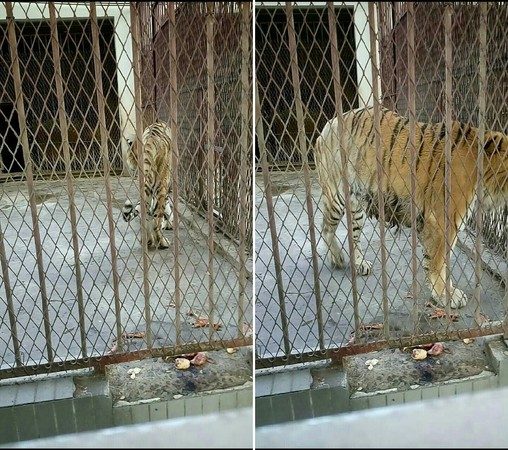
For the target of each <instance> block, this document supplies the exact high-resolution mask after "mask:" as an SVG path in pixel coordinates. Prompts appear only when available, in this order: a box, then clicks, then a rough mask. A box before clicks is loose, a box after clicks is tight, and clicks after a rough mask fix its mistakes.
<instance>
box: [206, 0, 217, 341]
mask: <svg viewBox="0 0 508 450" xmlns="http://www.w3.org/2000/svg"><path fill="white" fill-rule="evenodd" d="M214 25H215V17H214V2H206V72H207V100H208V109H207V111H208V122H207V126H206V131H207V133H206V141H207V147H208V148H207V174H208V176H207V209H208V211H207V217H208V269H207V271H208V273H207V275H208V306H209V311H208V320H209V323H210V327H209V331H210V340H212V339H213V335H214V333H215V326H214V323H215V322H214V312H215V299H214V284H215V279H214V273H213V260H214V257H215V250H214V230H213V227H214V217H213V205H214V199H215V195H214V193H215V189H214V172H215V171H214V168H215V163H214V162H215V72H214V58H213V56H214V51H215V47H214V40H213V37H214Z"/></svg>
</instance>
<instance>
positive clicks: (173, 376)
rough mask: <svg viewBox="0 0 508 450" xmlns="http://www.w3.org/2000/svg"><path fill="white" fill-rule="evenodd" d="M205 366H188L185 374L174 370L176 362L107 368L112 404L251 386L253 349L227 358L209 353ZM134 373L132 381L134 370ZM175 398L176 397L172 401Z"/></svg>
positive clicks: (222, 352) (220, 352)
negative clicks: (134, 371) (248, 384)
mask: <svg viewBox="0 0 508 450" xmlns="http://www.w3.org/2000/svg"><path fill="white" fill-rule="evenodd" d="M205 353H206V358H207V359H206V362H205V363H204V364H202V365H200V366H195V365H192V364H191V365H190V367H189V368H188V369H186V370H180V369H177V368H176V367H175V358H173V357H171V358H167V359H164V358H147V359H144V360H141V361H131V362H126V363H120V364H113V365H109V366H106V378H107V380H108V382H109V388H110V392H111V395H112V398H113V403H117V402H121V401H124V402H136V401H139V400H150V399H153V398H159V399H161V400H171V399H173V398H179V396H186V395H192V394H196V393H203V392H208V391H213V390H217V389H226V388H231V387H237V386H242V385H244V384H245V383H252V381H253V379H252V374H253V368H252V348H251V347H239V348H238V351H237V352H236V353H232V354H229V353H228V352H227V351H226V350H225V349H223V350H214V351H208V352H205ZM136 368H137V369H139V371H136V372H138V373H136V374H135V377H134V378H131V376H132V373H133V370H132V369H136ZM175 396H176V397H175Z"/></svg>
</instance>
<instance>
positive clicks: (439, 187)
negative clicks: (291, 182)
mask: <svg viewBox="0 0 508 450" xmlns="http://www.w3.org/2000/svg"><path fill="white" fill-rule="evenodd" d="M343 119H344V131H343V133H342V135H341V136H340V137H339V135H338V131H339V123H338V118H337V117H336V118H334V119H332V120H330V121H328V122H327V123H326V124H325V126H324V128H323V130H322V132H321V134H320V135H319V136H318V138H317V140H316V144H315V160H316V170H317V173H318V177H319V182H320V185H321V188H322V192H323V198H324V213H323V226H322V232H323V238H324V241H325V243H326V245H327V248H328V250H329V258H330V260H331V262H332V263H333V264H334V265H337V266H339V267H342V266H343V264H344V261H343V256H342V249H341V247H340V245H339V243H338V242H337V239H336V237H335V231H336V229H337V225H338V223H339V221H340V220H341V218H342V215H343V213H344V208H345V204H344V203H345V202H344V197H343V195H344V190H343V186H342V183H343V178H342V177H343V175H342V174H343V172H344V167H343V164H342V161H341V155H340V150H339V140H340V141H341V142H342V145H343V148H344V150H345V153H346V155H347V160H348V162H347V170H346V173H347V179H348V183H349V185H350V192H351V196H350V199H351V212H352V226H353V230H352V233H353V241H354V264H355V267H356V270H357V273H359V274H361V275H367V274H369V273H370V271H371V263H370V262H368V261H366V260H365V258H364V256H363V253H362V251H361V248H360V245H359V239H360V234H361V231H362V227H363V224H364V220H365V215H366V214H367V215H369V216H375V217H377V216H378V213H379V211H378V202H377V199H378V191H379V190H381V191H382V193H383V194H384V201H385V208H384V209H385V211H384V212H385V220H386V222H387V223H389V224H391V225H397V226H411V199H412V195H411V188H410V180H411V155H410V147H409V120H408V119H407V118H405V117H402V116H400V115H398V114H397V113H395V112H393V111H389V110H387V109H381V110H380V141H381V150H380V151H381V161H382V167H383V172H382V176H381V186H379V185H378V175H377V172H378V169H377V160H376V148H375V126H374V113H373V109H372V108H362V109H358V110H354V111H350V112H347V113H345V114H344V116H343ZM445 141H446V127H445V124H444V123H421V122H417V123H416V124H415V135H414V143H415V148H416V192H415V195H414V198H415V206H416V214H417V232H418V236H419V240H420V243H421V244H422V246H423V250H424V260H423V267H424V270H425V274H426V282H427V285H428V286H429V288H430V290H431V293H432V297H433V298H434V299H435V301H436V302H437V303H438V304H440V305H442V306H444V305H445V303H446V289H447V287H448V288H449V293H450V301H451V306H452V307H453V308H459V307H462V306H464V305H465V304H466V303H467V296H466V295H465V294H464V293H463V292H462V291H461V290H459V289H458V288H456V287H454V286H453V285H452V284H451V282H450V284H449V286H446V282H445V280H446V277H445V274H446V268H445V252H446V240H447V239H448V242H450V243H451V248H453V246H454V245H455V243H456V239H457V233H458V230H459V228H460V227H461V225H462V224H463V223H464V221H465V219H466V216H467V214H468V213H469V212H470V211H471V209H472V207H473V206H474V204H475V201H476V194H477V189H478V181H477V179H478V176H477V160H478V158H479V157H480V156H479V153H478V129H477V128H475V127H473V126H471V125H466V124H462V123H460V122H456V121H455V122H453V125H452V132H451V136H450V141H451V165H450V168H451V171H450V180H451V193H450V197H449V198H450V220H449V233H448V236H446V235H445V214H446V208H445ZM481 157H482V158H483V161H482V162H483V182H482V186H483V202H482V208H483V210H487V209H491V208H495V207H498V206H501V205H503V204H506V202H507V201H508V136H506V135H504V134H502V133H500V132H496V131H486V132H485V134H484V147H483V150H482V152H481Z"/></svg>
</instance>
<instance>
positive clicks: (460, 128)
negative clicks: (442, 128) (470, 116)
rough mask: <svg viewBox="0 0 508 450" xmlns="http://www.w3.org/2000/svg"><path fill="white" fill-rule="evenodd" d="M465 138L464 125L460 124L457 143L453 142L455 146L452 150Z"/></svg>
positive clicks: (456, 138)
mask: <svg viewBox="0 0 508 450" xmlns="http://www.w3.org/2000/svg"><path fill="white" fill-rule="evenodd" d="M463 137H464V124H463V123H460V122H458V127H457V135H456V136H455V141H454V142H453V143H454V145H453V146H452V149H453V148H454V147H456V146H457V145H459V143H460V141H462V140H463Z"/></svg>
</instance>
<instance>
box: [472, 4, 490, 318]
mask: <svg viewBox="0 0 508 450" xmlns="http://www.w3.org/2000/svg"><path fill="white" fill-rule="evenodd" d="M488 6H489V5H488V2H481V3H480V5H479V7H480V35H479V37H480V54H479V62H478V66H479V67H478V84H479V86H478V149H470V151H472V152H475V151H477V154H478V157H477V158H476V161H477V170H476V176H477V181H476V186H477V188H476V204H477V205H478V207H477V208H476V217H475V220H476V239H475V253H474V273H475V288H474V290H473V298H472V306H473V314H474V318H475V321H476V324H477V325H480V324H481V321H480V286H481V280H482V274H483V270H482V251H483V249H482V237H483V213H484V211H483V209H482V205H483V156H484V152H483V147H484V146H485V116H486V114H485V110H486V92H487V9H488Z"/></svg>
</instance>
